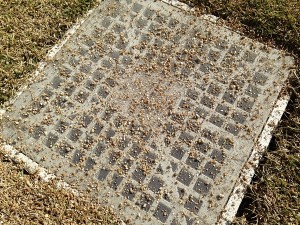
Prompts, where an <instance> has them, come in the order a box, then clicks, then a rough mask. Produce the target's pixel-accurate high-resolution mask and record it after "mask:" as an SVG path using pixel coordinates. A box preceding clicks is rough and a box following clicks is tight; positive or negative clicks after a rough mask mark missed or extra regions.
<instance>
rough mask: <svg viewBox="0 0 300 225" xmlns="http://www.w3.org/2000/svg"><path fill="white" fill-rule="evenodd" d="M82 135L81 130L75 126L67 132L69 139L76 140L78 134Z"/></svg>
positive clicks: (78, 136)
mask: <svg viewBox="0 0 300 225" xmlns="http://www.w3.org/2000/svg"><path fill="white" fill-rule="evenodd" d="M81 135H82V131H81V130H80V129H77V128H73V129H72V130H71V131H70V132H69V134H68V138H69V139H70V140H71V141H74V142H76V141H78V140H79V138H80V136H81Z"/></svg>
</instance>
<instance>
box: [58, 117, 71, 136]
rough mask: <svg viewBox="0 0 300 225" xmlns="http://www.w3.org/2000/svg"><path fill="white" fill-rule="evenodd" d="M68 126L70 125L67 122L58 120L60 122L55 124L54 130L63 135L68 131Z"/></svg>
mask: <svg viewBox="0 0 300 225" xmlns="http://www.w3.org/2000/svg"><path fill="white" fill-rule="evenodd" d="M69 125H70V124H69V123H68V122H66V121H62V120H60V121H59V122H58V123H57V124H56V126H55V130H56V131H57V132H58V133H60V134H63V133H64V132H65V131H66V130H67V129H68V127H69Z"/></svg>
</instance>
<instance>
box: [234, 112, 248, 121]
mask: <svg viewBox="0 0 300 225" xmlns="http://www.w3.org/2000/svg"><path fill="white" fill-rule="evenodd" d="M231 118H232V119H233V120H234V121H236V122H238V123H240V124H243V123H244V122H245V121H246V118H247V116H246V115H245V114H244V113H241V112H238V111H236V112H234V113H232V115H231Z"/></svg>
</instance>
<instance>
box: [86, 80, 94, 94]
mask: <svg viewBox="0 0 300 225" xmlns="http://www.w3.org/2000/svg"><path fill="white" fill-rule="evenodd" d="M85 87H86V89H88V90H90V91H93V90H94V89H95V87H96V83H95V82H94V81H92V80H87V81H86V83H85Z"/></svg>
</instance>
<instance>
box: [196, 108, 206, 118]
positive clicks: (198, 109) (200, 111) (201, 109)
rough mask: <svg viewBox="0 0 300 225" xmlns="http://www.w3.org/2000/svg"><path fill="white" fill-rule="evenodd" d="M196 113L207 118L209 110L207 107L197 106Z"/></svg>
mask: <svg viewBox="0 0 300 225" xmlns="http://www.w3.org/2000/svg"><path fill="white" fill-rule="evenodd" d="M195 113H196V116H197V117H200V118H203V119H205V118H206V117H207V115H208V112H207V111H206V110H205V109H203V108H200V107H197V108H196V111H195Z"/></svg>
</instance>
